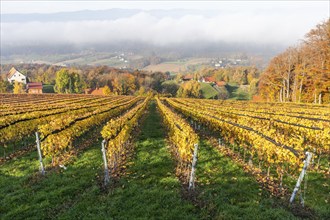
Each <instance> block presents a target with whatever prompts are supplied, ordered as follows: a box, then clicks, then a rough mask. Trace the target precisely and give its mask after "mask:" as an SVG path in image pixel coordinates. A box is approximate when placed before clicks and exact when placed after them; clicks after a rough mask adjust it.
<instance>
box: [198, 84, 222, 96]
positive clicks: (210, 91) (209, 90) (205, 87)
mask: <svg viewBox="0 0 330 220" xmlns="http://www.w3.org/2000/svg"><path fill="white" fill-rule="evenodd" d="M200 85H201V90H202V95H203V97H204V98H206V99H210V98H213V97H215V96H216V95H218V92H217V90H215V89H214V88H213V87H212V86H211V85H210V84H209V83H200Z"/></svg>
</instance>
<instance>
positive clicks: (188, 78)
mask: <svg viewBox="0 0 330 220" xmlns="http://www.w3.org/2000/svg"><path fill="white" fill-rule="evenodd" d="M182 79H183V80H191V79H193V76H192V75H191V74H188V75H185V76H183V77H182Z"/></svg>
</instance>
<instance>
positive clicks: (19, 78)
mask: <svg viewBox="0 0 330 220" xmlns="http://www.w3.org/2000/svg"><path fill="white" fill-rule="evenodd" d="M7 80H8V81H9V82H10V83H14V82H15V81H16V82H19V83H23V84H26V82H27V78H26V76H25V75H24V74H23V73H21V72H19V71H18V70H17V69H15V68H14V67H13V68H11V69H10V71H9V72H8V74H7Z"/></svg>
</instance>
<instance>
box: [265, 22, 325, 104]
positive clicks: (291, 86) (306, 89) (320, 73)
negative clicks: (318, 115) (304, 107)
mask: <svg viewBox="0 0 330 220" xmlns="http://www.w3.org/2000/svg"><path fill="white" fill-rule="evenodd" d="M259 91H260V95H261V96H263V97H264V99H266V100H268V101H280V102H287V101H293V102H314V103H319V104H321V103H323V102H324V101H327V102H330V19H328V20H327V21H325V22H323V23H321V24H318V25H317V26H316V27H315V28H314V29H312V30H311V31H310V32H309V33H307V34H306V36H305V40H304V42H303V43H302V44H300V45H299V46H297V47H290V48H288V49H287V50H286V51H285V52H283V53H281V54H279V55H277V56H276V57H274V58H273V59H272V60H271V61H270V63H269V65H268V67H267V68H266V69H265V71H264V73H263V75H262V76H261V78H260V86H259Z"/></svg>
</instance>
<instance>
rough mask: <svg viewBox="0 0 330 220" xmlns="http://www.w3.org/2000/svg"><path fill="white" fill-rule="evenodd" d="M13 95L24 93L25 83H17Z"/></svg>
mask: <svg viewBox="0 0 330 220" xmlns="http://www.w3.org/2000/svg"><path fill="white" fill-rule="evenodd" d="M13 93H14V94H21V93H24V85H23V83H20V82H17V81H15V83H14V89H13Z"/></svg>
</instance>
